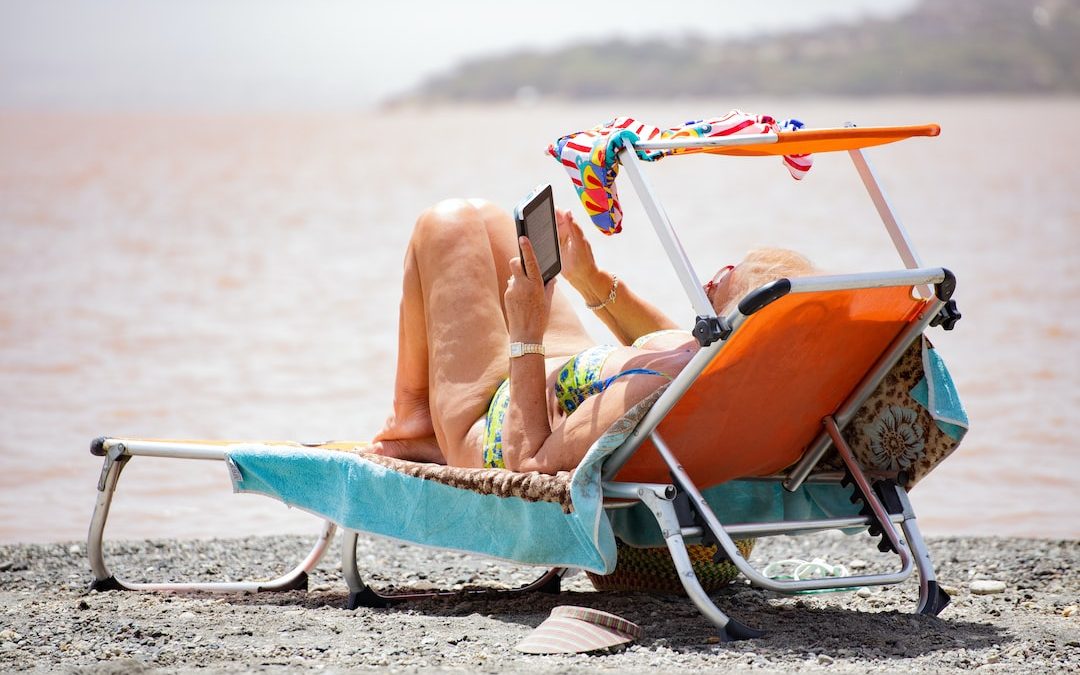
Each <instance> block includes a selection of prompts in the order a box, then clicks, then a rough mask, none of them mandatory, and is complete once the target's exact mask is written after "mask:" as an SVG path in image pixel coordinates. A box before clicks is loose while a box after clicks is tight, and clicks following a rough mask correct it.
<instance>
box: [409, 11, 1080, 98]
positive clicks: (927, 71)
mask: <svg viewBox="0 0 1080 675" xmlns="http://www.w3.org/2000/svg"><path fill="white" fill-rule="evenodd" d="M599 20H601V21H602V18H601V19H599ZM1055 92H1074V93H1075V92H1080V2H1078V1H1077V0H924V2H923V3H922V4H920V5H919V6H917V7H916V8H915V9H913V10H912V11H911V12H910V13H908V14H906V15H903V16H901V17H898V18H896V19H892V20H873V19H868V20H864V21H862V22H859V23H856V24H838V25H833V26H829V27H826V28H820V29H817V30H815V31H813V32H803V33H788V34H782V35H768V36H759V37H756V38H752V39H742V40H725V41H710V40H704V39H701V38H695V37H686V38H683V39H678V40H674V39H670V38H668V39H665V40H657V41H650V42H634V43H630V42H624V41H609V42H593V43H588V44H580V45H577V46H574V47H570V48H564V49H560V50H558V51H553V52H517V53H512V54H503V55H498V56H492V57H490V58H485V59H478V60H474V61H469V62H466V63H463V64H461V65H459V66H458V67H456V68H454V69H452V70H451V71H449V72H446V73H443V74H440V75H438V76H436V77H433V78H431V79H430V80H428V81H427V82H425V83H424V84H423V85H422V86H420V87H419V88H417V89H416V90H415V91H412V92H408V93H406V94H404V95H403V96H401V97H398V98H397V99H396V100H395V101H393V102H402V101H414V102H415V101H439V100H468V101H492V100H502V99H510V98H514V97H518V96H533V95H537V94H539V95H542V96H553V97H565V98H575V99H581V98H601V97H610V96H619V97H622V96H627V97H630V96H632V97H642V96H655V97H670V96H714V95H721V94H723V95H726V94H747V93H757V94H783V95H791V94H847V95H876V94H901V93H911V94H944V93H1055Z"/></svg>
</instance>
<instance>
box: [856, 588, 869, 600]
mask: <svg viewBox="0 0 1080 675" xmlns="http://www.w3.org/2000/svg"><path fill="white" fill-rule="evenodd" d="M855 595H857V596H859V597H860V598H869V597H870V596H871V595H873V593H871V592H870V589H869V588H866V587H863V588H860V589H859V590H857V591H855Z"/></svg>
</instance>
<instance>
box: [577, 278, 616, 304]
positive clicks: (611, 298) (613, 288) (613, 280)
mask: <svg viewBox="0 0 1080 675" xmlns="http://www.w3.org/2000/svg"><path fill="white" fill-rule="evenodd" d="M618 290H619V277H617V276H615V275H614V274H612V275H611V292H610V293H608V296H607V299H606V300H604V301H603V302H601V303H599V304H596V305H585V309H591V310H593V311H594V312H595V311H596V310H598V309H603V308H605V307H607V306H608V305H610V304H611V303H613V302H615V292H616V291H618Z"/></svg>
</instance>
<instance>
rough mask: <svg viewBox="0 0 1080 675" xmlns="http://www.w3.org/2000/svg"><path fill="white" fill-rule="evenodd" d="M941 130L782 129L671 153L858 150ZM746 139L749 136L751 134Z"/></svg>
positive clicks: (916, 127) (759, 154)
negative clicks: (757, 139) (767, 137)
mask: <svg viewBox="0 0 1080 675" xmlns="http://www.w3.org/2000/svg"><path fill="white" fill-rule="evenodd" d="M940 133H941V127H940V126H938V125H937V124H920V125H910V126H902V127H850V128H841V129H801V130H799V131H781V132H780V133H778V134H777V137H778V140H777V141H776V142H775V143H759V144H755V145H728V146H723V147H718V148H680V149H678V150H676V151H675V153H674V154H679V155H683V154H691V153H699V152H706V153H708V154H710V155H734V156H736V157H764V156H768V155H806V154H810V153H815V152H837V151H840V150H858V149H859V148H869V147H873V146H875V145H886V144H888V143H895V142H896V141H902V140H904V139H907V138H912V137H914V136H937V135H938V134H940ZM747 138H752V136H748V137H747Z"/></svg>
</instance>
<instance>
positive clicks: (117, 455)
mask: <svg viewBox="0 0 1080 675" xmlns="http://www.w3.org/2000/svg"><path fill="white" fill-rule="evenodd" d="M125 452H127V448H125V447H124V444H123V443H117V444H116V445H114V446H112V447H111V448H109V451H108V452H107V453H106V454H105V462H104V463H103V464H102V466H101V475H100V476H98V486H97V489H98V492H104V491H105V486H106V485H107V483H108V477H109V471H110V470H112V467H113V464H115V463H117V462H119V463H120V464H121V465H122V464H124V463H125V462H127V461H128V460H129V459H131V457H130V456H128V455H126V454H124V453H125Z"/></svg>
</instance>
